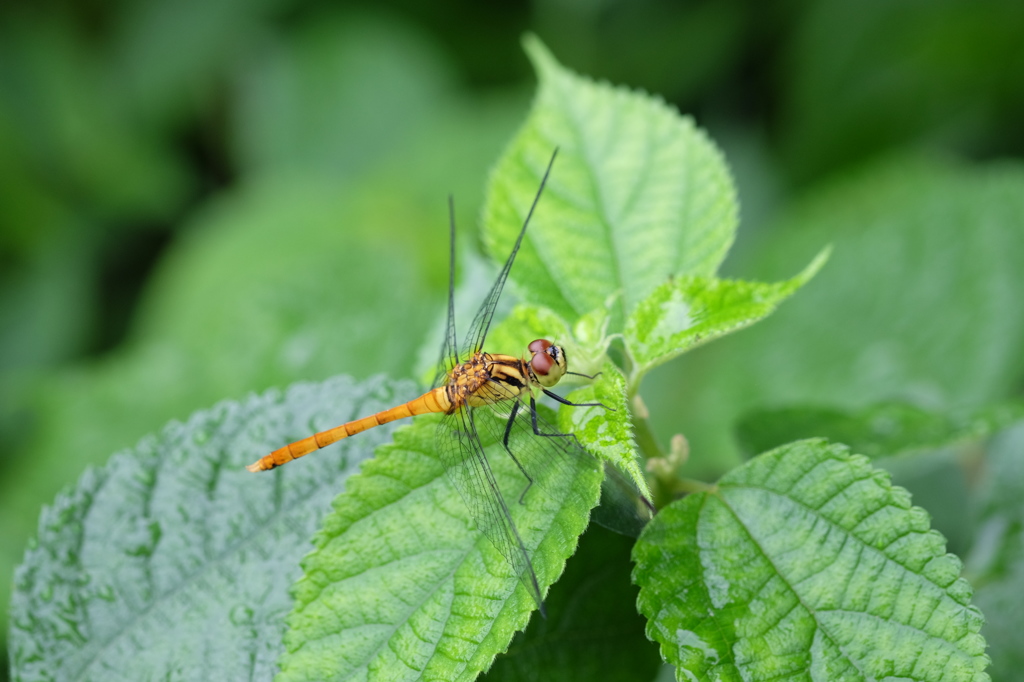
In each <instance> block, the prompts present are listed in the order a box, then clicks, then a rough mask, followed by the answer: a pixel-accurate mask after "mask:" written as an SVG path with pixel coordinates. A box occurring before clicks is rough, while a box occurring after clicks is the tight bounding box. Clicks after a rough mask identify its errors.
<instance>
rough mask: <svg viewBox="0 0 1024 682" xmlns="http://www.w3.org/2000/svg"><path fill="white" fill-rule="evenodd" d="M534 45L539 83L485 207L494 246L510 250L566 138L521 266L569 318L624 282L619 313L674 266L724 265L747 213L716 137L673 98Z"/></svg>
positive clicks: (523, 279) (537, 295) (682, 271)
mask: <svg viewBox="0 0 1024 682" xmlns="http://www.w3.org/2000/svg"><path fill="white" fill-rule="evenodd" d="M525 47H526V51H527V53H528V54H529V56H530V58H531V60H532V61H533V64H534V67H535V68H536V70H537V74H538V78H539V80H540V87H539V91H538V93H537V97H536V99H535V100H534V104H533V109H532V110H531V112H530V116H529V118H528V119H527V122H526V124H525V125H524V126H523V127H522V129H521V130H520V131H519V134H518V135H517V136H516V137H515V139H514V140H513V141H512V143H511V145H509V147H508V149H507V150H506V152H505V154H504V156H502V158H501V160H500V161H499V162H498V165H497V167H496V168H495V170H494V174H493V175H492V177H491V182H490V187H489V190H488V198H487V204H486V207H485V209H484V239H485V242H486V244H487V247H488V249H489V250H490V252H491V253H492V254H498V255H499V257H501V258H504V256H505V254H507V253H508V251H509V249H510V248H511V245H512V243H513V242H514V240H515V237H516V233H517V231H518V229H519V227H520V226H521V225H522V224H523V220H524V219H525V217H526V214H527V211H528V210H529V208H530V203H531V201H532V199H533V196H534V193H535V192H536V190H537V186H538V185H539V183H540V179H541V176H542V174H543V172H544V168H545V167H546V165H547V162H548V159H549V158H550V157H551V152H552V151H553V150H554V149H555V148H556V147H557V148H558V150H559V152H558V159H557V160H556V161H555V166H554V169H553V170H552V173H551V177H550V179H549V181H548V185H547V188H546V189H545V190H544V195H543V196H542V197H541V200H540V203H539V205H538V207H537V211H536V213H535V214H534V217H533V220H532V222H531V225H530V229H529V231H528V232H527V234H526V239H525V240H524V242H523V247H522V250H523V253H522V254H521V256H520V259H519V262H518V263H516V267H515V268H513V270H512V275H511V276H512V279H513V280H515V282H516V284H517V285H518V286H519V288H520V290H522V291H524V292H527V298H528V299H529V300H530V301H531V302H533V303H538V304H542V305H545V306H547V307H549V308H551V309H552V310H554V311H555V312H557V313H558V314H559V315H561V316H562V317H563V318H564V319H566V320H568V321H570V323H572V322H575V320H576V319H577V318H579V317H580V316H581V315H584V314H586V313H588V312H590V311H592V310H594V309H596V308H599V307H601V306H603V304H604V301H605V299H606V298H607V297H608V296H609V295H611V294H619V298H618V299H617V303H618V306H617V308H618V309H617V314H616V318H617V319H618V320H619V324H621V320H623V319H624V318H625V315H626V314H628V313H629V312H630V311H632V309H633V308H634V307H635V306H636V305H637V303H638V302H639V301H640V300H641V299H642V298H643V297H645V296H647V295H648V294H649V293H650V291H651V290H653V289H654V288H655V287H656V286H657V285H659V284H660V283H662V282H663V281H664V280H665V279H666V278H668V277H669V276H673V275H674V276H683V275H703V276H710V275H712V274H714V272H715V271H716V270H717V269H718V266H719V264H720V263H721V261H722V259H723V258H724V257H725V253H726V251H728V249H729V245H730V244H731V243H732V240H733V237H734V234H735V231H736V220H737V218H736V214H737V204H736V195H735V189H734V187H733V184H732V179H731V177H730V176H729V172H728V170H727V169H726V166H725V163H724V161H723V160H722V157H721V155H720V153H719V152H718V150H717V148H715V146H714V145H713V144H712V143H711V142H710V141H709V140H708V139H707V137H706V136H705V135H704V133H703V132H701V131H699V130H698V129H697V128H696V127H695V126H694V125H693V122H692V121H691V120H690V119H688V118H684V117H681V116H680V115H679V114H678V112H676V111H675V110H674V109H673V108H670V107H668V106H667V105H665V103H664V102H662V101H660V100H658V99H656V98H654V97H651V96H649V95H645V94H642V93H639V92H635V91H630V90H627V89H625V88H619V87H613V86H611V85H608V84H606V83H595V82H593V81H591V80H590V79H588V78H584V77H581V76H578V75H576V74H574V73H572V72H571V71H569V70H567V69H565V68H564V67H562V66H561V65H560V64H558V62H556V61H555V59H554V57H552V55H551V54H550V53H549V52H548V51H547V49H546V48H545V47H544V46H543V45H542V44H541V43H540V41H539V40H537V39H536V38H534V37H528V38H527V39H526V41H525ZM527 254H528V255H527ZM570 255H571V257H567V256H570Z"/></svg>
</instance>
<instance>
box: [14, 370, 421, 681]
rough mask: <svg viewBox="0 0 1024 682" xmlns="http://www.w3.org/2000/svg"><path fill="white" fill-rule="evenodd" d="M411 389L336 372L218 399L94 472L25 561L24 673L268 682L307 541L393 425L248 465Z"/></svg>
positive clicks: (20, 578) (45, 517) (20, 577)
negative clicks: (238, 398)
mask: <svg viewBox="0 0 1024 682" xmlns="http://www.w3.org/2000/svg"><path fill="white" fill-rule="evenodd" d="M412 388H413V387H412V384H411V383H410V382H403V383H399V384H395V383H392V382H388V381H385V380H383V379H380V378H378V379H373V380H369V381H367V382H364V383H362V384H355V383H354V382H353V381H352V380H351V379H348V378H347V377H338V378H336V379H330V380H328V381H325V382H323V383H321V384H297V385H295V386H293V387H292V388H290V389H289V390H288V392H287V393H286V394H285V395H284V396H283V397H282V395H281V394H280V393H278V392H270V393H268V394H266V395H263V396H258V397H256V396H254V397H251V398H249V399H248V400H246V401H245V402H244V403H241V404H239V403H234V402H224V403H221V404H219V405H217V406H216V407H214V408H212V409H209V410H204V411H201V412H197V413H195V414H194V415H192V416H191V417H190V418H189V420H188V421H187V422H186V423H185V424H178V423H172V424H171V425H169V426H167V427H166V428H164V429H163V431H161V432H160V433H159V434H157V435H155V436H150V437H147V438H145V439H143V440H142V441H141V442H140V443H139V444H138V445H137V446H136V447H135V448H133V449H132V450H130V451H127V452H124V453H121V454H119V455H116V456H114V457H113V458H112V459H111V460H110V462H109V463H108V464H107V465H106V466H104V467H102V468H99V469H91V470H89V471H87V472H86V473H85V474H84V475H83V476H82V478H81V480H80V481H79V482H78V484H77V486H76V487H75V488H74V489H73V490H71V491H69V492H67V493H63V494H61V495H59V496H58V497H57V499H56V501H55V502H54V504H53V506H51V507H47V508H45V509H44V510H43V514H42V518H41V519H40V523H39V535H38V540H37V541H36V543H34V544H33V545H32V546H31V548H30V549H29V550H28V551H27V552H26V554H25V560H24V562H23V563H22V565H21V567H20V568H19V569H18V572H17V577H16V586H15V592H14V595H13V601H12V607H11V620H12V627H11V639H10V650H11V663H12V670H13V674H14V678H15V679H17V680H22V681H26V682H27V681H29V680H77V681H79V682H84V681H86V680H97V681H98V682H99V681H102V682H111V681H116V680H126V681H128V680H131V681H135V680H143V679H147V680H148V679H205V680H266V679H269V678H270V677H271V676H272V675H273V674H274V670H275V661H276V658H277V656H278V655H279V654H280V652H281V651H282V650H283V646H282V644H281V640H282V638H283V636H284V615H285V614H287V613H288V611H289V610H290V609H291V606H292V599H291V597H290V596H289V593H288V591H289V588H290V586H291V584H292V582H293V581H294V580H295V579H296V578H297V577H298V576H299V573H300V570H299V560H300V559H301V558H302V556H304V555H305V554H306V553H307V552H308V551H309V538H310V536H311V535H312V534H313V533H314V531H315V530H316V529H317V528H318V527H319V525H320V521H321V519H323V517H324V516H325V515H326V514H327V512H328V511H329V509H330V501H331V499H332V498H334V496H335V495H336V494H337V492H338V491H339V490H341V489H342V488H343V486H344V483H345V479H346V478H347V477H348V475H349V474H350V473H352V472H353V471H354V470H355V469H356V467H357V466H358V462H359V461H360V460H361V459H362V458H364V457H366V456H367V455H369V454H370V453H371V452H372V451H373V448H374V447H375V446H376V445H378V444H379V443H381V442H384V441H386V440H388V439H389V438H390V436H391V432H392V430H393V429H392V428H390V427H383V428H380V429H375V430H374V431H372V432H370V433H367V434H364V435H362V436H360V438H359V439H351V440H347V441H344V442H343V443H341V444H339V445H335V446H331V447H330V448H327V449H325V450H323V451H322V452H319V453H317V454H315V455H311V456H309V457H307V458H305V459H303V460H300V461H298V462H294V463H292V464H290V465H289V466H287V467H284V468H282V469H280V470H277V471H273V472H269V473H264V474H252V473H250V472H248V471H246V470H245V469H244V465H245V464H248V463H250V462H252V461H254V460H255V459H257V458H258V457H261V456H262V455H265V454H266V453H267V452H269V451H270V450H272V449H275V448H277V447H280V446H281V445H283V444H285V443H288V442H290V441H292V440H295V439H297V438H300V437H303V436H307V435H309V434H310V433H311V432H313V431H315V430H318V429H324V428H329V427H331V426H334V425H337V424H339V423H342V422H345V421H348V420H350V419H352V418H354V417H357V416H362V415H363V414H366V413H372V412H375V411H377V410H380V409H382V408H383V407H384V406H386V405H387V404H389V403H391V402H393V401H394V400H395V399H396V396H404V395H407V394H409V393H410V392H411V390H412Z"/></svg>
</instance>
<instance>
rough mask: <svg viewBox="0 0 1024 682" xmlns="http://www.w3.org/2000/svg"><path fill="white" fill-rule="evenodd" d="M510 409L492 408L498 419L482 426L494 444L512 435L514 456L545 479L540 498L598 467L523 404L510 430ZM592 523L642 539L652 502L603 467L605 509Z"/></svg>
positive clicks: (572, 438)
mask: <svg viewBox="0 0 1024 682" xmlns="http://www.w3.org/2000/svg"><path fill="white" fill-rule="evenodd" d="M498 386H499V387H500V384H498ZM508 404H509V403H498V404H496V405H492V406H491V409H492V411H494V412H495V413H496V414H497V420H496V422H495V420H489V421H487V422H484V420H483V419H479V420H478V422H479V423H480V424H481V425H482V426H483V427H484V430H487V431H488V432H489V436H490V437H491V439H493V440H496V441H500V442H504V438H505V432H506V431H507V432H508V449H509V451H510V452H511V455H512V456H514V457H515V458H516V460H518V462H519V463H520V464H521V466H522V468H523V469H525V471H526V473H527V474H529V475H530V477H531V478H533V479H534V480H535V481H537V480H538V477H542V478H543V479H544V480H542V481H538V488H539V489H540V490H541V492H539V493H537V494H543V495H561V494H563V493H562V492H559V491H558V490H557V488H558V487H559V484H560V482H562V481H566V480H572V479H573V478H574V477H575V476H576V475H577V471H578V469H579V467H580V465H581V464H582V465H583V466H586V467H588V468H589V467H598V466H600V464H599V463H598V461H597V459H596V458H595V457H594V456H593V455H591V454H590V453H589V452H588V451H587V450H586V449H585V448H584V447H583V445H582V444H581V443H580V442H579V440H578V439H577V438H576V436H575V435H573V434H562V433H559V431H558V430H557V429H556V428H555V427H554V426H552V424H551V423H550V422H548V420H547V419H545V418H544V416H543V414H541V413H540V412H538V413H537V414H535V415H534V414H531V412H530V407H529V405H528V404H527V403H526V402H521V403H520V408H519V409H518V410H517V411H516V415H515V419H514V420H513V421H512V424H511V426H510V425H509V417H510V415H511V408H509V407H508ZM495 423H497V424H498V427H496V426H495ZM538 434H540V435H538ZM533 494H535V493H533V492H532V491H528V492H527V496H529V495H533ZM592 520H593V521H595V522H596V523H599V524H600V525H602V526H604V527H606V528H608V529H609V530H613V531H615V532H617V533H620V534H622V535H627V536H630V537H638V536H639V535H640V531H642V530H643V528H644V526H645V525H647V522H648V521H650V520H651V508H650V502H647V501H646V500H645V499H644V498H643V497H642V496H641V495H640V493H639V492H638V491H637V490H636V486H634V485H633V484H632V483H630V482H629V481H628V480H626V477H625V476H623V475H622V473H621V472H620V471H619V470H618V469H617V468H616V467H614V466H612V465H611V464H608V463H605V464H604V478H603V482H602V484H601V503H600V506H598V507H597V508H595V509H594V511H593V515H592Z"/></svg>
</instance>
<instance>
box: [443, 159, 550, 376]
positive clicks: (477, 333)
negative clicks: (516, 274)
mask: <svg viewBox="0 0 1024 682" xmlns="http://www.w3.org/2000/svg"><path fill="white" fill-rule="evenodd" d="M556 156H558V149H555V151H554V153H552V154H551V160H550V161H549V162H548V167H547V170H545V171H544V177H543V178H541V181H540V187H539V188H538V189H537V195H536V196H535V197H534V198H533V203H532V204H531V205H530V210H529V212H528V213H527V214H526V219H525V220H524V221H523V228H522V229H521V230H520V231H519V237H517V238H516V243H515V246H513V247H512V253H510V254H509V255H508V260H506V261H505V265H504V267H502V269H501V272H499V273H498V279H496V280H495V281H494V285H493V286H492V287H491V290H490V292H489V293H488V294H487V298H485V299H484V302H483V304H481V306H480V310H478V311H477V313H476V317H474V318H473V322H472V324H470V326H469V333H468V334H467V335H466V336H465V338H464V339H463V340H462V349H461V350H462V356H461V357H463V358H468V357H472V355H473V354H474V353H476V352H477V351H478V350H481V349H482V348H483V345H484V341H485V340H486V339H487V330H488V329H489V328H490V326H491V318H493V317H494V309H495V307H497V305H498V299H499V298H501V290H502V289H504V288H505V281H506V280H507V279H508V273H509V271H510V270H511V269H512V263H513V261H515V259H516V253H518V252H519V247H520V245H522V243H523V235H525V234H526V227H527V226H528V225H529V224H530V218H531V217H532V216H533V211H534V209H535V208H537V202H538V201H540V195H541V193H542V192H543V191H544V185H546V184H547V181H548V175H550V173H551V166H553V165H554V163H555V157H556Z"/></svg>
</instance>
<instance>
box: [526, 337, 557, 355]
mask: <svg viewBox="0 0 1024 682" xmlns="http://www.w3.org/2000/svg"><path fill="white" fill-rule="evenodd" d="M551 346H552V343H551V342H550V341H548V340H547V339H537V340H536V341H531V342H530V345H529V346H527V348H529V349H530V352H531V353H543V352H544V351H546V350H547V349H548V348H551Z"/></svg>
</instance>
